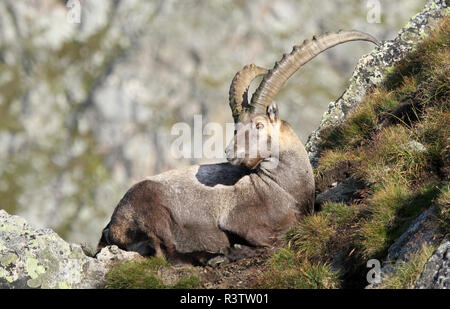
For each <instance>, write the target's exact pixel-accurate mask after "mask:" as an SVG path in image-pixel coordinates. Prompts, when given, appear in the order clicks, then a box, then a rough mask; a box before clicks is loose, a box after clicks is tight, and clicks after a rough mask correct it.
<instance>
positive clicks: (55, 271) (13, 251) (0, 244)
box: [0, 210, 138, 289]
mask: <svg viewBox="0 0 450 309" xmlns="http://www.w3.org/2000/svg"><path fill="white" fill-rule="evenodd" d="M98 256H99V258H98V259H95V258H92V257H88V256H86V255H85V254H84V252H83V250H82V248H81V246H80V245H77V244H69V243H67V242H65V241H64V240H63V239H62V238H61V237H59V236H58V235H57V234H56V233H55V232H54V231H52V230H50V229H35V228H33V227H32V226H30V225H29V224H28V223H27V222H26V221H25V220H24V219H23V218H21V217H19V216H11V215H9V214H8V213H6V212H5V211H4V210H0V288H13V289H14V288H44V289H45V288H50V289H54V288H101V287H103V285H104V277H105V274H106V273H107V271H108V269H109V268H110V266H111V265H112V264H114V263H115V262H117V261H121V260H129V259H134V258H136V257H137V256H138V254H137V253H131V252H124V251H122V250H120V249H118V248H117V247H115V248H114V247H108V248H104V249H103V250H102V251H101V252H100V253H99V254H98Z"/></svg>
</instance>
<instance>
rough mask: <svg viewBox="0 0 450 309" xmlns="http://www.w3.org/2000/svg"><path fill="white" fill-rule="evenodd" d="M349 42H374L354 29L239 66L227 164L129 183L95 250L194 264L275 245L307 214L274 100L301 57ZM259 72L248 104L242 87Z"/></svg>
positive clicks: (289, 133)
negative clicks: (269, 61) (264, 63)
mask: <svg viewBox="0 0 450 309" xmlns="http://www.w3.org/2000/svg"><path fill="white" fill-rule="evenodd" d="M355 40H364V41H371V42H374V43H377V41H376V39H374V38H373V37H372V36H370V35H368V34H365V33H362V32H359V31H354V30H352V31H339V32H336V33H326V34H324V35H321V36H318V37H313V39H312V40H307V41H305V42H303V44H302V45H300V46H295V47H294V49H293V50H292V52H291V53H290V54H287V55H284V56H283V58H282V59H281V60H280V61H279V62H277V63H276V64H275V66H274V67H273V69H272V70H266V69H264V68H261V67H258V66H255V65H254V64H252V65H247V66H245V67H244V68H243V69H242V70H241V71H239V72H238V73H237V74H236V75H235V77H234V79H233V81H232V83H231V86H230V92H229V94H230V98H229V101H230V107H231V110H232V113H233V118H234V120H235V123H236V129H237V130H236V133H235V136H234V138H233V140H232V141H231V142H230V144H229V145H228V147H227V148H226V151H225V152H226V157H227V159H228V161H229V162H228V163H218V164H208V165H193V166H188V167H184V168H179V169H175V170H171V171H168V172H165V173H162V174H159V175H156V176H152V177H149V178H148V179H145V180H143V181H141V182H139V183H137V184H135V185H134V186H133V187H131V188H130V189H129V190H128V192H127V193H126V194H125V196H124V197H123V198H122V200H121V201H120V202H119V204H118V206H117V207H116V208H115V210H114V212H113V215H112V217H111V220H110V222H109V223H108V225H107V226H106V227H105V228H104V229H103V233H102V236H101V239H100V242H99V244H98V250H100V249H101V248H103V247H104V246H107V245H112V244H114V245H117V246H118V247H120V248H122V249H124V250H130V251H137V252H139V253H140V254H141V255H143V256H151V255H156V256H161V257H166V258H167V259H168V260H169V261H171V262H173V263H193V264H204V263H206V262H207V261H208V259H210V258H212V257H214V256H216V255H220V254H224V255H227V256H228V257H229V258H231V259H233V258H236V257H241V256H242V254H241V253H244V255H245V254H251V253H252V250H258V248H270V247H273V246H276V245H277V243H278V240H279V239H280V236H281V235H283V233H284V232H285V231H286V230H287V229H288V228H290V227H292V226H293V225H295V224H296V223H297V222H299V220H301V218H302V217H303V216H304V215H306V214H310V213H312V212H313V205H314V190H315V187H314V176H313V170H312V167H311V164H310V162H309V158H308V154H307V153H306V150H305V148H304V146H303V144H302V143H301V142H300V140H299V139H298V137H297V135H296V134H295V132H294V130H293V129H292V128H291V126H290V125H289V124H288V123H287V122H286V121H283V120H281V119H280V118H279V113H278V107H277V105H276V104H275V103H274V102H273V100H274V97H275V96H276V94H277V93H278V92H279V90H280V89H281V88H282V86H283V85H284V83H285V82H286V81H287V79H288V78H289V77H290V76H291V75H292V74H294V73H295V71H297V70H298V69H299V68H300V67H301V66H302V65H303V64H305V63H307V62H308V61H309V60H311V59H312V58H314V57H315V56H317V55H318V54H320V53H321V52H322V51H324V50H326V49H328V48H330V47H332V46H335V45H337V44H341V43H344V42H349V41H355ZM260 75H264V78H263V80H262V82H261V83H260V85H259V87H258V88H257V90H256V91H255V92H254V94H253V96H252V99H251V102H248V100H247V95H248V88H249V85H250V83H251V82H252V80H253V79H255V78H256V77H257V76H260ZM235 244H240V245H241V246H235Z"/></svg>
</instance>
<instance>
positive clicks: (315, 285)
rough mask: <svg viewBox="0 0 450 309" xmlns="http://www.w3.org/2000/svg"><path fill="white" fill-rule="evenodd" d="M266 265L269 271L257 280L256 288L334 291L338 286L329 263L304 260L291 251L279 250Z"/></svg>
mask: <svg viewBox="0 0 450 309" xmlns="http://www.w3.org/2000/svg"><path fill="white" fill-rule="evenodd" d="M268 263H269V265H270V269H269V271H267V272H265V273H264V274H263V275H262V276H261V277H260V278H259V279H258V283H257V285H256V287H257V288H263V289H335V288H338V287H339V285H340V281H339V278H338V275H337V273H336V272H335V271H333V270H332V268H331V265H330V264H329V263H321V262H311V261H308V260H305V259H303V258H301V257H299V256H298V254H297V253H296V252H295V251H294V250H292V249H288V248H283V249H280V250H279V251H278V252H277V253H276V254H274V255H273V256H272V258H271V259H270V260H269V262H268Z"/></svg>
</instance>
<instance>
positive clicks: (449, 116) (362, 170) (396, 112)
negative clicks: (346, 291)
mask: <svg viewBox="0 0 450 309" xmlns="http://www.w3.org/2000/svg"><path fill="white" fill-rule="evenodd" d="M449 32H450V22H449V19H448V18H447V19H446V20H445V21H444V22H443V23H442V24H441V25H440V26H439V27H438V29H437V30H436V31H435V32H434V33H433V34H432V35H431V36H430V37H429V38H427V39H426V40H425V42H423V44H421V45H420V46H418V47H417V50H416V51H415V52H413V53H412V54H411V55H410V56H408V57H407V58H406V59H404V60H403V61H401V63H399V64H398V65H396V66H395V68H393V70H392V71H391V72H390V74H389V76H388V78H387V79H386V80H385V82H384V83H383V85H382V86H380V87H378V88H377V89H374V91H373V93H372V94H370V95H369V96H368V97H367V98H366V100H365V101H364V102H363V103H362V104H360V105H359V106H358V108H357V109H356V110H355V111H354V112H353V113H352V114H351V115H350V116H349V118H348V120H347V121H346V122H345V123H344V124H342V125H340V126H338V127H333V128H329V129H327V130H325V131H324V133H323V134H322V136H321V137H322V140H323V145H322V157H321V159H320V161H319V166H318V168H317V169H316V170H315V172H316V179H317V182H318V183H319V182H321V181H322V180H323V179H325V178H327V177H328V174H332V173H333V169H336V167H338V168H344V169H346V173H347V174H349V175H350V176H352V177H354V178H356V179H358V180H360V181H361V182H362V183H365V184H368V185H367V188H366V190H365V193H364V194H363V196H362V198H361V199H359V200H358V201H354V202H353V203H352V204H350V205H347V204H343V203H326V204H325V205H323V208H322V210H321V211H320V212H318V213H316V214H315V215H313V216H311V217H308V218H306V219H305V220H304V221H303V222H302V223H301V224H300V225H299V226H297V227H295V228H294V229H292V230H291V231H289V232H288V233H287V235H286V241H287V246H286V247H285V248H283V249H281V250H279V252H278V253H276V254H275V255H274V256H273V257H272V259H271V260H270V261H269V265H270V271H268V272H267V273H266V274H265V275H264V276H262V277H261V278H260V280H259V283H258V286H259V287H265V288H336V287H362V286H363V285H364V284H366V282H365V274H366V272H367V269H366V268H365V263H366V261H367V260H368V259H372V258H377V259H380V260H382V259H383V258H384V257H385V256H386V252H387V249H388V248H389V246H390V245H391V244H392V243H393V242H394V241H395V240H396V239H397V238H398V237H399V236H400V235H401V234H402V233H403V232H404V231H405V230H406V229H407V227H408V226H409V224H410V223H411V221H412V220H413V219H414V218H416V217H417V216H418V215H419V214H420V213H421V212H422V211H423V210H424V209H426V208H428V207H430V205H431V204H432V203H435V204H437V205H438V210H437V216H436V224H437V225H438V226H439V228H440V231H441V232H442V233H443V234H445V233H448V232H449V225H448V224H449V222H450V213H449V205H450V203H449V178H448V176H449V161H450V146H449V140H450V132H449V131H450V130H449V128H450V106H449V98H450V95H449V85H450V81H449V79H450V52H449V43H450V42H449V41H450V33H449ZM422 145H423V146H424V147H422ZM331 177H332V176H331ZM328 181H329V179H328ZM430 254H431V253H430V248H424V249H423V250H422V251H421V252H419V253H417V254H416V255H415V256H413V257H412V258H411V259H410V262H409V263H403V264H402V266H401V267H400V269H399V270H398V271H397V272H396V273H395V274H394V276H393V277H392V278H391V279H390V280H389V282H387V283H386V284H385V285H384V287H386V288H390V287H397V288H398V287H410V286H411V283H412V282H411V281H412V280H413V279H414V278H415V277H416V276H417V274H418V273H420V271H421V269H422V268H423V265H424V263H425V261H426V258H427V257H429V256H430ZM336 257H338V258H339V262H338V263H336V262H337V259H336ZM336 264H339V265H340V267H339V268H338V269H333V267H332V266H331V265H336Z"/></svg>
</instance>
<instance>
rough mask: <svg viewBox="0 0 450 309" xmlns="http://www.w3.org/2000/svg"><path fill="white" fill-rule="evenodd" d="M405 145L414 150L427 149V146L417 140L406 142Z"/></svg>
mask: <svg viewBox="0 0 450 309" xmlns="http://www.w3.org/2000/svg"><path fill="white" fill-rule="evenodd" d="M405 147H406V148H407V149H409V150H411V151H414V152H422V151H426V150H427V148H426V147H425V146H424V145H423V144H421V143H419V142H417V141H409V142H408V143H406V145H405Z"/></svg>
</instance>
